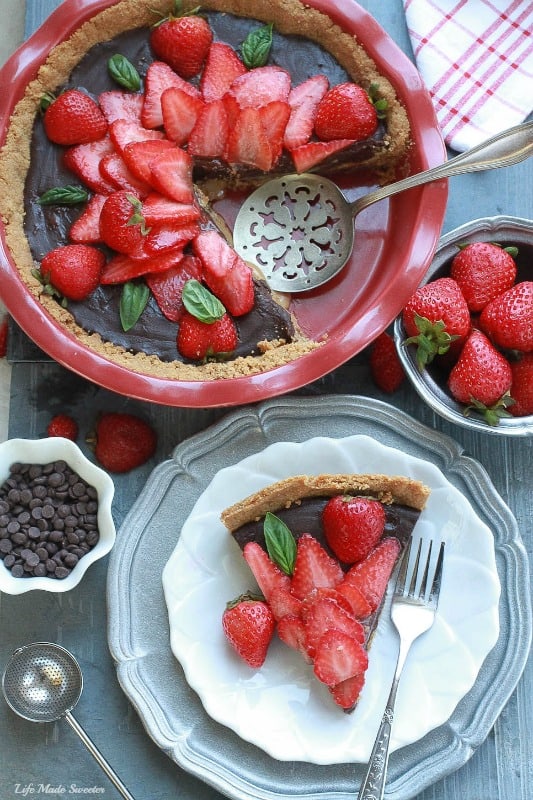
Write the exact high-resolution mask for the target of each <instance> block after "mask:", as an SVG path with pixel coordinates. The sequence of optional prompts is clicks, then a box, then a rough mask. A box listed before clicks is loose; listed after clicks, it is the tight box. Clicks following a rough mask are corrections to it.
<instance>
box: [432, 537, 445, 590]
mask: <svg viewBox="0 0 533 800" xmlns="http://www.w3.org/2000/svg"><path fill="white" fill-rule="evenodd" d="M443 563H444V542H441V543H440V549H439V555H438V557H437V564H436V566H435V573H434V575H433V582H432V584H431V588H430V590H429V600H430V602H433V603H435V605H436V604H437V602H438V599H439V594H440V584H441V580H442V565H443Z"/></svg>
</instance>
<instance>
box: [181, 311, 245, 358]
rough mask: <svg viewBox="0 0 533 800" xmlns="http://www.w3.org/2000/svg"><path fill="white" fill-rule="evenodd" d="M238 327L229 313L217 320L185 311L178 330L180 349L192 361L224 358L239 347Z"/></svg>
mask: <svg viewBox="0 0 533 800" xmlns="http://www.w3.org/2000/svg"><path fill="white" fill-rule="evenodd" d="M237 341H238V339H237V329H236V328H235V323H234V322H233V320H232V318H231V317H230V316H229V315H228V314H224V315H223V316H222V317H221V318H220V319H217V320H215V322H202V320H200V319H198V318H197V317H195V316H193V315H192V314H190V313H189V312H188V311H185V312H184V313H183V315H182V317H181V321H180V326H179V330H178V338H177V346H178V351H179V352H180V353H181V355H182V356H183V357H184V358H189V359H191V360H192V361H204V360H206V359H210V358H213V359H217V358H218V359H223V358H224V357H225V356H227V355H228V354H230V353H232V352H233V351H234V350H235V348H236V347H237Z"/></svg>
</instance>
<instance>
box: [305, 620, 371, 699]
mask: <svg viewBox="0 0 533 800" xmlns="http://www.w3.org/2000/svg"><path fill="white" fill-rule="evenodd" d="M367 668H368V655H367V652H366V650H365V649H364V648H363V645H362V644H361V643H360V642H358V641H357V640H356V639H354V638H353V637H352V636H349V635H348V634H347V633H344V632H343V631H337V630H329V631H327V633H325V634H324V636H323V637H322V639H321V640H320V642H319V643H318V647H317V651H316V655H315V659H314V668H313V669H314V673H315V675H316V677H317V678H318V680H319V681H322V683H325V684H326V685H327V686H337V684H339V683H342V682H343V681H346V680H348V679H349V678H353V677H355V676H356V675H361V674H362V673H364V672H365V671H366V669H367Z"/></svg>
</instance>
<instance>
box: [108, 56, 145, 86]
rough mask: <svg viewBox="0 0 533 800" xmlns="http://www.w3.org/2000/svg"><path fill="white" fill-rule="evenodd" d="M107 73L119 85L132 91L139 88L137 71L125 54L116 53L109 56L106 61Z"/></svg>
mask: <svg viewBox="0 0 533 800" xmlns="http://www.w3.org/2000/svg"><path fill="white" fill-rule="evenodd" d="M107 68H108V70H109V74H110V75H111V77H112V78H113V80H114V81H116V83H118V84H119V86H123V87H124V88H125V89H129V90H130V91H132V92H138V91H139V89H140V88H141V78H140V76H139V73H138V72H137V70H136V69H135V67H134V66H133V64H132V63H131V61H128V59H127V58H126V56H122V55H120V53H117V54H116V55H114V56H111V58H110V59H109V61H108V62H107Z"/></svg>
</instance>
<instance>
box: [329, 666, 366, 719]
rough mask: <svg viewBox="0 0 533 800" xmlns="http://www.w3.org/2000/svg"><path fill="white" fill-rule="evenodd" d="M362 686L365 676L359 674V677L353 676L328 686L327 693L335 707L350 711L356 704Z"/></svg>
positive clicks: (362, 673)
mask: <svg viewBox="0 0 533 800" xmlns="http://www.w3.org/2000/svg"><path fill="white" fill-rule="evenodd" d="M364 684H365V674H364V672H361V673H360V674H359V675H354V676H353V678H347V679H346V680H345V681H341V683H337V684H336V685H335V686H330V687H329V691H330V692H331V696H332V697H333V699H334V700H335V702H336V703H337V705H339V706H340V707H341V708H344V709H345V710H346V711H350V710H351V709H353V707H354V706H355V704H356V703H357V701H358V699H359V695H360V694H361V691H362V689H363V686H364Z"/></svg>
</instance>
